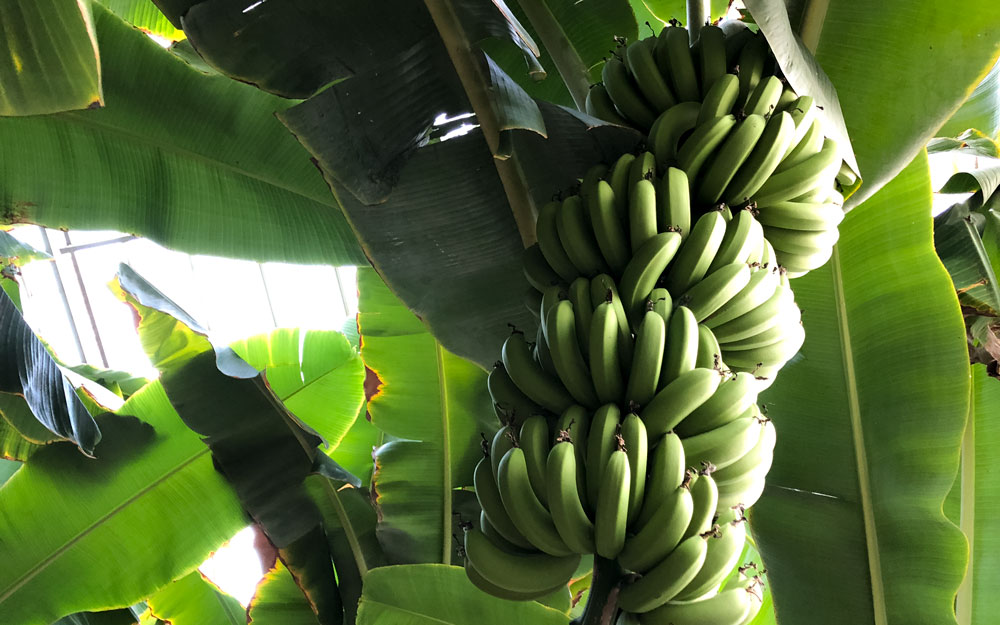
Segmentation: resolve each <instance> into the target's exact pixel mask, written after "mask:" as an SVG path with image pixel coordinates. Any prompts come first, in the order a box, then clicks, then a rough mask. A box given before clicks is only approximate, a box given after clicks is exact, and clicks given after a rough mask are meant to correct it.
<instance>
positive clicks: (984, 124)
mask: <svg viewBox="0 0 1000 625" xmlns="http://www.w3.org/2000/svg"><path fill="white" fill-rule="evenodd" d="M970 128H975V129H977V130H979V131H981V132H982V133H983V134H984V135H985V136H986V137H987V138H992V139H997V138H998V137H1000V62H997V63H996V64H995V65H993V69H991V70H990V71H989V73H988V74H986V78H984V79H983V81H982V82H980V83H979V84H978V85H977V86H976V88H975V89H974V90H973V91H972V95H970V96H969V99H968V100H966V101H965V102H964V103H962V106H961V107H960V108H959V109H958V110H957V111H955V113H954V114H953V115H952V116H951V118H950V119H949V120H948V121H947V122H945V123H944V125H943V126H941V128H940V129H939V130H938V132H937V136H939V137H957V136H959V135H961V134H964V133H965V131H967V130H969V129H970Z"/></svg>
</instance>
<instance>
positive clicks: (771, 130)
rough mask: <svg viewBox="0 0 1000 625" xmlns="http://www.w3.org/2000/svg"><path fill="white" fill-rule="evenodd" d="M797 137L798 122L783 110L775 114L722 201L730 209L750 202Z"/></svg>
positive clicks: (727, 187) (730, 182)
mask: <svg viewBox="0 0 1000 625" xmlns="http://www.w3.org/2000/svg"><path fill="white" fill-rule="evenodd" d="M794 137H795V122H794V121H793V120H792V116H791V115H789V114H788V113H786V112H784V111H782V112H781V113H778V114H776V115H772V116H771V118H770V119H768V120H767V125H766V126H764V132H763V133H761V135H760V139H758V140H757V144H756V145H755V146H754V148H753V150H752V151H751V152H750V156H748V157H747V158H746V160H745V161H743V164H742V165H741V166H740V168H739V170H738V171H737V172H736V175H735V176H733V179H732V180H730V181H729V184H728V185H727V186H726V190H725V192H724V193H723V194H722V199H723V200H725V202H726V203H727V204H729V205H730V206H738V205H740V204H743V203H745V202H747V201H749V200H750V197H751V196H752V195H753V194H754V193H756V192H757V190H758V189H760V187H761V185H763V184H764V183H765V182H767V179H768V178H770V177H771V174H773V173H774V170H775V169H777V167H778V165H779V164H780V163H781V159H782V157H783V156H784V154H785V151H786V150H787V149H788V146H789V145H790V144H791V142H792V139H794Z"/></svg>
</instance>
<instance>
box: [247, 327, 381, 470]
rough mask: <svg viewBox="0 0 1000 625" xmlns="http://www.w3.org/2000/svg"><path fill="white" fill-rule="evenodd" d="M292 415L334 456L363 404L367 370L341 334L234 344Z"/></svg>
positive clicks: (287, 335)
mask: <svg viewBox="0 0 1000 625" xmlns="http://www.w3.org/2000/svg"><path fill="white" fill-rule="evenodd" d="M232 348H233V350H235V351H236V353H237V354H239V355H240V357H242V358H243V359H244V360H246V361H247V362H248V363H249V364H250V366H252V367H254V368H255V369H259V370H264V375H265V376H266V377H267V383H268V386H270V387H271V391H273V392H274V394H275V395H277V396H278V399H280V400H281V401H282V403H284V404H285V407H286V408H288V409H289V410H290V411H292V413H293V414H294V415H295V416H296V417H297V418H299V419H300V420H302V421H304V422H305V423H306V424H308V425H309V427H311V428H312V429H314V430H315V431H316V432H318V433H319V435H320V436H322V437H323V439H324V440H325V441H326V442H327V443H328V444H329V447H328V448H326V449H325V451H326V452H327V453H333V452H334V451H335V450H336V449H337V446H338V445H339V444H340V441H341V440H342V439H343V438H344V436H345V435H346V434H347V432H348V431H349V430H350V429H351V426H352V425H353V424H354V420H355V419H356V418H357V416H358V410H359V409H360V408H361V406H362V404H364V400H365V396H364V379H365V368H364V365H363V364H362V363H361V358H360V356H358V353H357V352H356V351H355V350H354V348H353V347H351V345H350V344H349V343H348V342H347V339H346V338H345V337H344V335H343V334H341V333H339V332H330V331H318V330H308V331H307V330H301V331H300V330H298V329H278V330H274V331H272V332H271V333H270V334H261V335H258V336H255V337H251V338H248V339H245V340H242V341H238V342H236V343H234V344H233V345H232Z"/></svg>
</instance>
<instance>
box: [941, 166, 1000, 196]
mask: <svg viewBox="0 0 1000 625" xmlns="http://www.w3.org/2000/svg"><path fill="white" fill-rule="evenodd" d="M998 187H1000V165H991V166H988V167H982V168H978V169H973V170H970V171H960V172H958V173H957V174H955V175H953V176H952V177H951V178H948V181H947V182H945V183H944V186H943V187H941V190H940V191H939V192H940V193H976V192H979V193H981V194H982V197H981V198H980V200H981V201H985V200H986V199H988V198H990V197H991V196H992V195H993V194H994V193H995V192H996V190H997V188H998Z"/></svg>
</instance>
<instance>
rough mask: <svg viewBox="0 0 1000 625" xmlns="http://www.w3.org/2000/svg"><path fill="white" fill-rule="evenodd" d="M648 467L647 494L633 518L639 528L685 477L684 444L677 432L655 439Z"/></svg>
mask: <svg viewBox="0 0 1000 625" xmlns="http://www.w3.org/2000/svg"><path fill="white" fill-rule="evenodd" d="M647 437H648V432H647ZM648 468H649V477H648V480H647V483H646V493H647V496H646V497H644V498H643V505H642V510H641V511H640V512H639V517H638V518H637V519H636V520H635V525H636V526H637V527H640V528H641V527H644V526H645V525H646V524H647V523H648V522H649V519H650V517H651V516H652V515H653V514H654V513H655V512H656V509H657V507H658V506H659V504H660V502H661V501H663V500H664V499H665V498H667V496H668V495H670V493H672V492H674V491H675V490H676V489H678V488H679V487H680V486H681V484H683V483H684V481H685V479H686V477H687V466H686V464H685V458H684V445H683V444H682V443H681V439H680V437H679V436H677V434H675V433H674V432H668V433H666V434H664V435H663V436H661V437H660V438H659V439H658V440H657V441H656V445H655V446H654V447H653V449H652V452H650V456H649V461H648ZM686 527H687V523H686V522H685V528H686Z"/></svg>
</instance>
